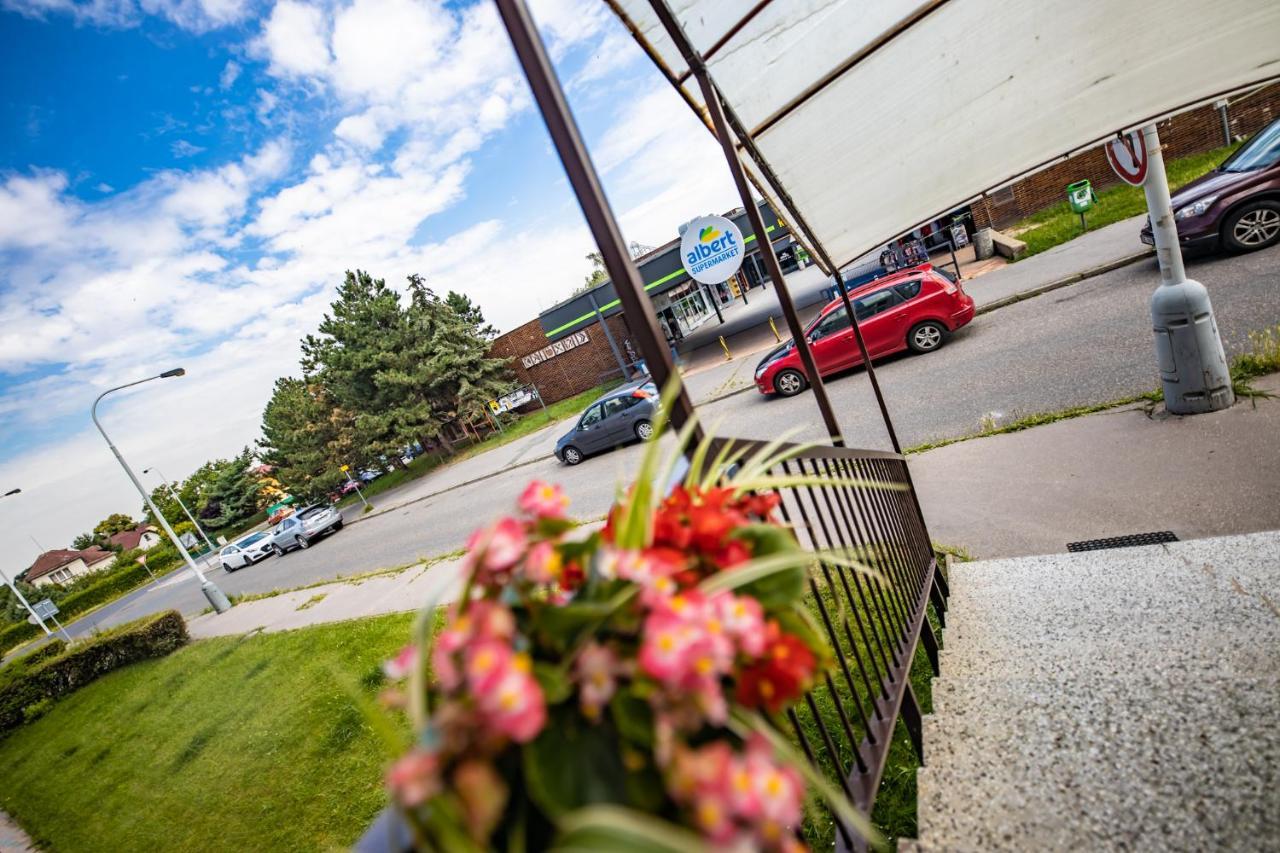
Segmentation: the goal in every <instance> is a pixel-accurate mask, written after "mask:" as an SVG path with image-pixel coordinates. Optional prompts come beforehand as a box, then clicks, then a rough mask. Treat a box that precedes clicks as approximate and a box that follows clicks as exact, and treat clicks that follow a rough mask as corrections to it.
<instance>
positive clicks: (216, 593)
mask: <svg viewBox="0 0 1280 853" xmlns="http://www.w3.org/2000/svg"><path fill="white" fill-rule="evenodd" d="M185 375H186V371H185V370H183V369H182V368H181V367H175V368H174V369H172V370H166V371H165V372H164V373H161V374H160V375H159V376H148V377H147V378H146V379H139V380H137V381H136V382H129V383H127V384H125V385H117V386H116V387H115V388H108V389H107V390H106V391H103V392H102V393H101V394H99V395H98V399H96V400H94V401H93V407H92V408H91V409H90V410H89V415H90V417H92V418H93V425H94V426H96V427H97V428H98V432H100V433H102V438H103V440H104V441H106V442H107V447H109V448H111V452H112V454H114V455H115V457H116V461H117V462H119V463H120V467H121V468H123V469H124V472H125V473H126V474H128V475H129V480H130V482H132V483H133V487H134V488H135V489H137V490H138V494H140V495H142V499H143V500H144V501H145V502H146V504H147V508H148V509H150V510H151V514H152V515H154V516H155V517H156V520H157V521H159V522H160V526H161V527H163V528H164V532H165V533H166V534H167V535H168V536H169V541H170V542H172V543H173V546H174V547H175V548H177V549H178V553H179V554H181V555H182V559H184V560H186V561H187V566H189V567H190V569H191V571H193V572H195V575H196V577H197V578H199V579H200V591H201V592H203V593H204V597H205V598H207V599H208V600H209V604H210V605H211V606H212V607H213V610H214V612H215V613H225V612H226V611H227V610H230V609H231V602H230V601H228V600H227V597H226V595H224V594H223V592H222V590H220V589H218V586H217V584H215V583H214V582H213V581H211V580H209V579H208V578H207V577H205V576H204V573H203V572H201V571H200V567H199V566H197V565H196V561H195V560H193V559H191V554H190V553H188V552H187V549H186V547H185V546H184V545H183V544H182V542H181V541H180V540H179V539H178V537H177V535H176V534H175V533H174V532H173V528H172V527H170V526H169V522H168V521H167V520H165V517H164V515H163V514H162V513H161V512H160V510H159V509H158V508H157V507H156V505H155V503H154V502H152V500H151V495H149V494H147V490H146V489H144V488H143V487H142V483H141V482H140V481H139V480H138V476H137V475H136V474H134V473H133V469H132V468H130V467H129V463H127V462H125V461H124V457H123V456H121V455H120V451H119V450H117V449H116V446H115V444H113V443H112V441H111V438H110V436H108V435H107V431H106V430H105V429H103V428H102V423H101V422H100V421H99V420H98V404H99V403H101V402H102V398H103V397H105V396H107V395H108V394H110V393H112V392H114V391H120V390H123V389H125V388H132V387H133V386H134V385H141V384H142V383H143V382H150V381H151V380H153V379H169V378H171V377H175V376H185Z"/></svg>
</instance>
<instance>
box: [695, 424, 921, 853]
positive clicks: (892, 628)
mask: <svg viewBox="0 0 1280 853" xmlns="http://www.w3.org/2000/svg"><path fill="white" fill-rule="evenodd" d="M724 441H729V439H719V440H717V442H716V443H717V444H718V443H719V442H724ZM732 443H733V446H734V447H735V448H747V449H748V454H747V455H748V457H749V456H750V455H751V454H753V453H755V452H756V451H757V450H758V449H759V448H760V447H762V446H763V443H761V442H751V441H737V440H734V441H733V442H732ZM784 449H792V450H794V449H795V448H785V447H784ZM713 452H715V450H714V449H713ZM771 473H773V474H775V475H780V476H796V475H799V476H807V477H819V478H821V479H822V481H823V482H822V484H821V485H805V486H795V487H788V488H784V489H781V490H780V494H781V496H782V503H781V506H780V512H781V515H782V517H783V520H784V521H785V523H786V524H788V525H789V526H790V527H791V528H792V530H794V532H795V535H796V537H797V539H798V541H799V543H800V545H801V546H802V547H804V548H806V549H808V550H811V551H815V552H836V553H838V554H840V555H842V556H846V557H848V558H850V559H853V560H856V561H858V562H860V563H862V564H863V565H865V566H867V567H868V568H870V569H873V570H874V571H875V572H876V573H877V574H878V575H879V579H878V580H876V579H873V578H872V577H870V576H868V575H866V574H865V573H861V572H859V571H857V570H855V569H851V568H849V567H847V566H841V565H836V564H834V563H832V562H830V561H828V560H821V559H820V560H818V561H816V565H815V567H814V568H813V570H812V571H811V572H810V575H809V581H808V583H809V589H808V591H807V596H808V604H809V606H810V609H811V610H812V611H813V612H814V614H815V617H816V619H817V621H818V622H819V624H820V625H821V626H822V628H823V630H824V632H825V634H826V639H827V641H828V643H829V644H830V646H831V649H832V651H833V653H834V655H833V661H832V664H831V666H830V667H829V668H828V669H827V671H826V672H825V673H823V674H822V675H821V676H820V677H819V680H818V682H817V684H816V685H815V686H814V688H813V689H812V690H810V691H809V693H808V694H806V695H805V697H804V698H803V700H801V702H799V703H797V705H796V706H795V707H793V708H792V709H791V710H789V711H787V712H786V719H775V720H774V721H773V722H774V724H775V725H776V726H778V727H779V728H780V730H783V731H787V730H789V732H790V734H792V735H793V736H794V739H795V740H796V741H797V742H798V743H799V745H800V748H801V749H802V750H803V751H804V753H805V755H806V756H807V757H808V758H809V761H810V762H811V763H812V764H813V765H814V766H815V767H816V768H817V769H819V770H820V771H822V772H824V773H826V774H827V775H828V776H830V777H831V778H832V779H833V781H835V782H836V783H837V784H839V786H840V787H841V789H842V790H843V792H844V794H845V796H847V797H848V798H849V801H850V802H851V803H852V804H853V805H854V807H855V808H857V809H858V810H859V811H861V812H863V813H864V814H867V815H870V813H871V810H872V808H873V807H874V805H875V800H876V794H877V792H878V790H879V788H880V781H881V777H882V774H883V772H884V769H885V764H886V761H887V760H888V757H889V749H890V745H891V743H892V741H893V734H894V726H895V724H896V723H897V721H898V720H899V719H901V720H902V722H903V724H904V725H905V727H906V731H907V733H908V734H909V735H910V738H911V742H912V745H913V747H914V748H915V751H916V755H917V758H919V759H920V760H923V757H922V744H921V734H922V732H921V729H922V721H921V710H920V705H919V703H918V701H917V700H916V697H915V694H914V693H913V691H912V689H911V683H910V676H911V667H912V663H913V661H914V660H915V657H916V649H917V645H918V644H923V646H924V650H925V653H926V654H927V656H928V659H929V662H930V664H931V665H932V668H933V671H934V674H937V672H938V640H937V637H936V636H935V635H934V633H933V628H932V626H931V625H930V623H929V620H928V618H927V610H928V607H929V604H930V602H931V601H932V603H933V604H934V612H935V615H936V617H937V619H938V620H939V624H942V621H943V620H944V619H945V615H944V614H945V610H946V581H945V579H944V578H943V577H942V575H941V573H940V572H939V571H938V566H937V561H936V559H935V555H934V551H933V547H932V545H931V544H930V542H929V538H928V535H927V534H926V532H925V528H924V525H923V522H922V520H921V516H920V511H919V506H918V504H917V502H916V496H915V493H914V491H912V489H911V485H910V481H909V478H908V477H907V470H906V462H905V460H904V459H903V458H902V456H900V455H898V454H896V453H885V452H880V451H874V450H854V449H850V448H843V447H821V446H820V447H808V448H806V449H803V450H800V451H799V452H798V453H796V454H795V455H794V456H793V457H792V458H790V459H788V460H786V461H784V462H781V463H779V464H778V465H777V466H776V468H775V470H774V471H772V472H771ZM854 482H856V483H858V484H857V485H853V484H852V483H854ZM833 820H834V818H833ZM835 824H836V832H837V838H836V841H837V845H838V847H839V848H841V849H850V848H852V849H858V848H860V847H861V846H863V842H862V840H861V839H860V838H859V837H858V836H857V835H856V834H855V833H854V832H853V831H852V830H851V829H850V828H849V827H845V826H843V825H841V824H840V822H839V821H835Z"/></svg>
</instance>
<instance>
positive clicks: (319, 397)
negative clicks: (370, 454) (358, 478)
mask: <svg viewBox="0 0 1280 853" xmlns="http://www.w3.org/2000/svg"><path fill="white" fill-rule="evenodd" d="M353 435H354V425H353V423H352V418H351V417H350V416H349V415H347V414H346V413H345V412H343V411H342V410H340V409H338V408H337V407H336V406H335V405H334V403H333V399H332V398H331V397H330V396H329V395H328V393H327V392H326V391H325V389H324V387H323V386H321V385H320V384H319V383H317V382H309V381H307V380H305V379H294V378H292V377H283V378H281V379H277V380H276V387H275V390H274V391H273V392H272V394H271V400H270V401H269V402H268V403H267V407H266V409H264V410H263V412H262V439H261V440H260V441H259V442H258V447H259V448H260V449H261V451H262V452H261V456H262V461H263V462H265V463H266V464H268V465H271V466H274V468H275V472H274V474H275V476H276V477H277V478H278V479H279V481H280V483H281V484H282V485H283V486H284V488H285V490H286V491H288V492H289V493H290V494H293V495H295V496H299V497H304V498H307V499H315V498H319V497H320V496H321V495H324V494H327V493H328V492H330V491H332V490H333V489H334V488H336V487H337V486H338V485H339V484H340V483H341V482H342V481H343V480H344V479H346V478H345V476H344V475H343V474H342V472H341V471H339V470H338V469H339V467H340V466H341V465H352V466H358V465H359V464H360V463H362V462H365V461H367V460H366V459H364V458H363V457H362V456H360V455H359V454H357V453H356V451H355V448H354V441H353Z"/></svg>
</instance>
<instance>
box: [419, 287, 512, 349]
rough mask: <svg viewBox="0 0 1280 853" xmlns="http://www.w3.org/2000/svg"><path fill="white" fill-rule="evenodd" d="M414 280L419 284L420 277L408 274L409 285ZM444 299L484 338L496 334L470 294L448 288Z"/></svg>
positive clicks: (491, 338) (486, 338)
mask: <svg viewBox="0 0 1280 853" xmlns="http://www.w3.org/2000/svg"><path fill="white" fill-rule="evenodd" d="M415 282H417V283H419V284H421V283H422V277H421V276H418V275H411V276H409V283H410V286H411V287H412V286H413V285H414V283H415ZM444 301H445V304H446V305H448V306H449V308H450V309H451V310H452V311H453V313H454V314H457V315H458V317H459V318H460V319H461V320H462V321H463V322H464V323H466V324H467V325H468V326H470V327H471V328H472V329H473V330H474V331H475V333H476V334H477V335H479V336H480V337H481V338H483V339H484V340H486V341H492V340H493V339H494V338H496V337H497V336H498V330H497V329H495V328H494V327H493V326H491V325H489V323H487V322H486V321H485V319H484V312H483V311H481V310H480V306H479V305H477V304H475V303H474V302H472V301H471V297H470V296H467V295H466V294H463V293H458V292H457V291H455V290H450V291H449V294H448V295H447V296H445V298H444Z"/></svg>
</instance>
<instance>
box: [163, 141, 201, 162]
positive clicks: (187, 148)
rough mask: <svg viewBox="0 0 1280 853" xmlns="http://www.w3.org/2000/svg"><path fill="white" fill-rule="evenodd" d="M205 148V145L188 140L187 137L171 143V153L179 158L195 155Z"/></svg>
mask: <svg viewBox="0 0 1280 853" xmlns="http://www.w3.org/2000/svg"><path fill="white" fill-rule="evenodd" d="M204 150H205V149H204V147H203V146H201V145H196V144H195V143H194V142H188V141H187V140H185V139H179V140H176V141H174V142H171V143H170V144H169V151H170V153H172V154H173V156H174V157H176V158H178V159H179V160H181V159H183V158H184V157H194V156H196V155H197V154H199V153H200V152H201V151H204Z"/></svg>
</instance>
